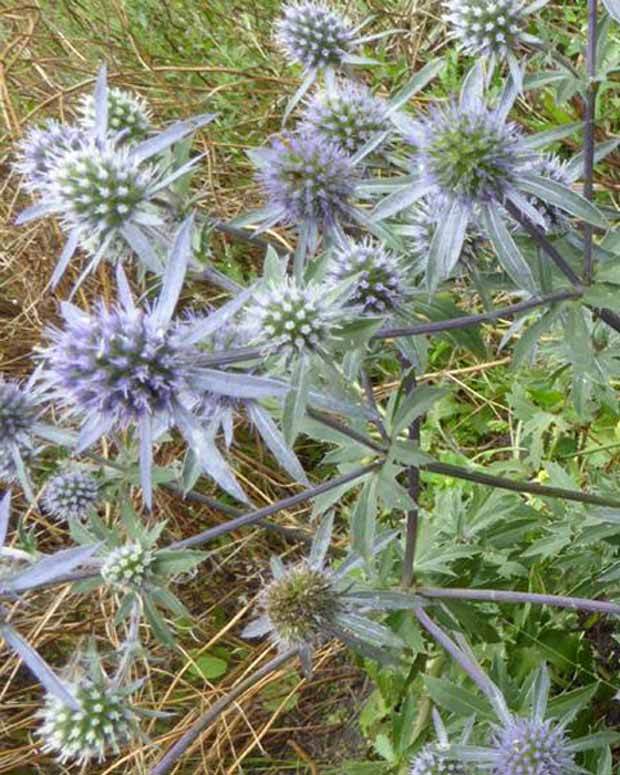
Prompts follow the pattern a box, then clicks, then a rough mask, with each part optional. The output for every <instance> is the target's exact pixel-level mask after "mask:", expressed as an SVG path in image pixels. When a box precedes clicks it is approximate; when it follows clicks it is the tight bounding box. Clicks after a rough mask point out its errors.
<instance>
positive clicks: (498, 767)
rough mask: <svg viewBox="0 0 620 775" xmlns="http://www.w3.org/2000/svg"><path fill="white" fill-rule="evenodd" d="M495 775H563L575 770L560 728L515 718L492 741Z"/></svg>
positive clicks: (565, 739)
mask: <svg viewBox="0 0 620 775" xmlns="http://www.w3.org/2000/svg"><path fill="white" fill-rule="evenodd" d="M494 745H495V751H494V767H493V773H494V775H566V773H568V772H572V771H573V769H574V767H575V760H574V757H573V754H572V753H571V751H570V749H569V741H568V738H567V737H566V735H565V733H564V729H563V727H562V726H560V725H557V724H554V723H553V722H552V721H542V720H537V719H526V718H514V719H513V720H512V723H510V724H509V725H505V726H504V727H503V728H502V729H500V730H499V731H498V732H497V733H496V736H495V740H494Z"/></svg>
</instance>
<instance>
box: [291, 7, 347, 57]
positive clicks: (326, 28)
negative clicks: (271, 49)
mask: <svg viewBox="0 0 620 775" xmlns="http://www.w3.org/2000/svg"><path fill="white" fill-rule="evenodd" d="M354 38H355V33H354V30H353V28H352V26H351V24H350V22H349V21H348V20H347V19H345V18H344V17H343V16H341V15H340V14H339V13H337V12H336V11H334V10H332V9H331V8H329V7H328V6H327V5H326V4H324V3H322V2H316V1H314V0H309V1H308V0H306V2H304V1H303V0H302V2H295V3H289V4H288V5H286V6H285V7H284V11H283V15H282V17H281V18H280V19H279V20H278V22H277V23H276V40H277V41H278V43H279V44H280V46H281V48H282V50H283V51H284V53H285V54H286V56H287V57H288V58H289V59H290V60H291V61H292V62H297V63H298V64H300V65H302V66H303V67H304V68H305V69H307V70H315V69H320V68H324V67H328V66H330V65H332V66H337V65H339V64H340V63H341V62H342V59H343V57H345V56H346V54H347V53H348V52H349V50H350V48H351V46H352V43H353V41H354Z"/></svg>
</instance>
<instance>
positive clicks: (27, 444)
mask: <svg viewBox="0 0 620 775" xmlns="http://www.w3.org/2000/svg"><path fill="white" fill-rule="evenodd" d="M38 403H39V399H38V397H37V396H36V395H35V393H34V392H33V391H32V390H30V389H29V387H28V385H20V384H19V383H18V382H14V381H12V380H4V379H0V479H2V480H4V481H5V482H13V481H15V480H16V479H17V478H18V474H19V471H18V467H19V465H20V464H19V462H18V461H19V460H21V461H22V463H23V462H27V461H28V460H30V459H31V458H32V457H33V456H34V454H35V446H34V435H35V429H34V426H35V423H36V420H37V417H38V415H39V407H38Z"/></svg>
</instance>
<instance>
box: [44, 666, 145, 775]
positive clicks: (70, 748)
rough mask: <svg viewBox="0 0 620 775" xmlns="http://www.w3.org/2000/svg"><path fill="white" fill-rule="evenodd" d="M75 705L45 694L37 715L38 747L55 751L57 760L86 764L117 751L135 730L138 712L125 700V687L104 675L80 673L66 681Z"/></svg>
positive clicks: (134, 735) (126, 693)
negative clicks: (117, 684) (38, 718)
mask: <svg viewBox="0 0 620 775" xmlns="http://www.w3.org/2000/svg"><path fill="white" fill-rule="evenodd" d="M67 689H68V690H69V691H70V692H71V693H72V695H73V696H74V698H75V700H76V702H77V707H71V706H69V705H67V704H66V703H65V702H63V701H62V700H61V699H60V698H59V697H57V696H56V695H53V694H47V695H46V697H45V703H44V705H43V708H42V709H41V710H40V711H38V713H37V715H38V716H39V717H40V718H41V719H42V724H41V726H40V727H39V729H38V735H39V737H40V738H41V742H42V744H43V745H42V749H43V751H45V752H47V753H53V754H55V755H56V759H57V761H58V762H59V763H60V764H65V763H66V762H75V763H76V764H78V765H88V764H90V763H92V762H93V760H96V761H99V762H101V761H103V760H104V759H105V758H106V757H107V756H109V755H110V754H118V753H119V752H120V749H121V747H122V746H123V745H125V744H126V743H128V742H129V741H131V740H132V739H134V738H135V737H136V736H137V735H138V732H139V727H138V716H137V714H136V712H135V711H134V710H133V708H132V707H131V705H130V704H129V702H128V694H129V691H130V690H128V689H126V688H123V687H120V686H116V685H115V684H114V683H113V682H112V681H110V680H109V679H107V677H103V676H102V677H101V678H100V680H93V679H92V678H91V677H83V678H82V679H81V680H79V681H75V682H70V683H68V684H67Z"/></svg>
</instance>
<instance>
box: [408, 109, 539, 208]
mask: <svg viewBox="0 0 620 775" xmlns="http://www.w3.org/2000/svg"><path fill="white" fill-rule="evenodd" d="M418 130H419V135H418V140H419V145H418V151H419V155H418V157H417V158H415V159H414V165H415V168H416V169H417V168H418V164H419V165H420V167H421V169H422V172H423V175H424V176H425V178H426V180H427V181H428V182H429V185H432V186H433V188H434V191H433V193H434V194H435V195H436V196H438V197H443V198H445V199H448V200H450V201H454V200H458V201H459V202H460V203H461V204H462V205H464V206H467V207H470V208H471V207H474V206H475V205H484V204H487V203H489V202H502V201H503V200H504V198H505V197H506V194H507V193H508V192H509V191H510V190H511V188H512V186H513V185H514V183H515V181H516V179H517V178H518V176H519V174H520V173H521V172H522V171H523V170H525V169H528V168H529V167H530V166H531V165H532V161H533V156H532V154H531V153H528V152H527V151H526V150H525V149H524V148H523V145H522V136H521V133H520V131H519V129H518V128H517V127H516V125H514V124H512V123H506V122H505V121H504V120H502V119H501V118H500V117H499V116H498V114H497V113H496V112H495V111H493V110H489V109H487V108H486V107H483V106H480V105H478V106H473V105H472V106H468V105H463V104H462V103H461V104H458V105H457V104H456V103H453V104H451V105H449V106H448V107H446V108H434V109H432V110H431V111H430V113H429V114H428V116H427V117H426V118H425V119H422V120H421V121H420V122H418Z"/></svg>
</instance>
